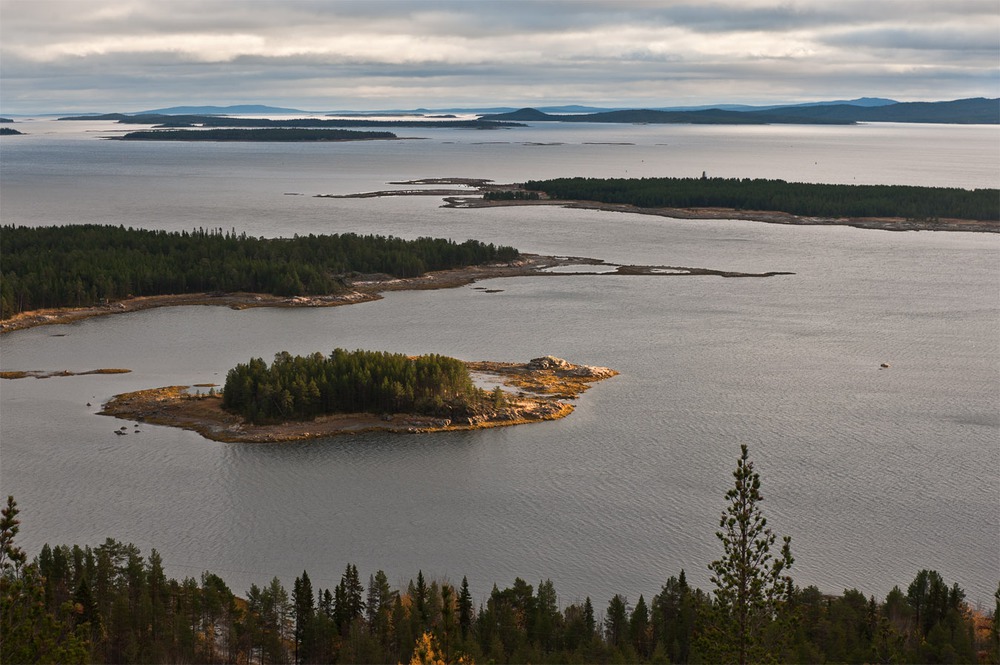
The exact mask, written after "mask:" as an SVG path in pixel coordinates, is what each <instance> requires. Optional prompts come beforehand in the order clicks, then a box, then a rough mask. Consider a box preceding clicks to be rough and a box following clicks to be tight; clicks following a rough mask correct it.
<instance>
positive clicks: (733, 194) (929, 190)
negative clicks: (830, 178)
mask: <svg viewBox="0 0 1000 665" xmlns="http://www.w3.org/2000/svg"><path fill="white" fill-rule="evenodd" d="M524 188H525V189H526V190H529V191H538V192H544V193H546V194H547V195H548V196H549V197H551V198H555V199H566V200H574V201H598V202H601V203H623V204H628V205H634V206H638V207H640V208H698V207H717V208H733V209H736V210H773V211H780V212H786V213H791V214H793V215H806V216H817V217H904V218H907V219H915V220H924V219H940V218H955V219H973V220H997V219H998V218H1000V208H998V206H997V201H998V200H1000V190H997V189H974V190H966V189H959V188H956V187H912V186H904V185H825V184H813V183H801V182H785V181H784V180H764V179H750V178H743V179H740V178H706V177H704V176H703V177H701V178H556V179H553V180H529V181H528V182H526V183H524Z"/></svg>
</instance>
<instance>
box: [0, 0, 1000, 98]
mask: <svg viewBox="0 0 1000 665" xmlns="http://www.w3.org/2000/svg"><path fill="white" fill-rule="evenodd" d="M998 62H1000V14H998V12H997V11H996V3H995V0H952V1H951V2H948V3H941V2H936V1H935V2H925V1H923V0H909V1H899V2H896V1H893V0H889V1H881V2H879V1H872V0H866V1H857V0H839V1H838V2H835V3H832V2H829V1H828V0H826V1H823V2H819V1H813V0H799V1H790V2H773V1H770V0H769V1H762V0H740V1H739V2H728V1H726V0H706V1H699V2H695V1H694V0H691V1H690V2H688V3H683V2H665V1H663V0H660V1H657V2H644V1H629V0H609V1H605V2H602V1H596V0H592V1H575V0H574V1H569V0H564V1H543V0H531V1H528V0H520V1H510V0H508V1H507V2H488V3H487V2H468V1H467V0H464V1H462V2H457V1H455V2H453V1H450V0H440V1H433V0H408V1H406V2H394V1H388V0H368V1H366V2H353V1H347V0H345V1H320V0H252V1H236V0H198V1H189V0H170V1H168V2H165V1H163V0H157V1H153V0H91V1H89V2H79V1H78V0H28V1H25V0H0V109H2V110H3V111H5V112H8V113H19V112H29V113H30V112H44V111H48V110H52V111H58V112H61V111H85V110H97V111H106V110H139V109H142V108H150V107H156V106H169V105H175V104H234V103H250V102H260V103H269V104H274V105H281V106H293V107H298V108H306V109H312V110H332V109H359V110H360V109H376V108H414V107H419V106H424V107H439V108H440V107H445V106H465V105H528V104H541V103H547V104H549V103H551V104H558V103H585V104H594V105H616V106H617V105H629V106H670V105H682V104H702V103H713V102H743V103H774V102H786V101H810V100H819V99H833V98H848V97H859V96H883V97H892V98H895V99H900V100H939V99H954V98H959V97H972V96H989V97H995V96H1000V75H998V67H997V65H998Z"/></svg>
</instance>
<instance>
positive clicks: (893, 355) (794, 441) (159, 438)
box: [0, 120, 1000, 607]
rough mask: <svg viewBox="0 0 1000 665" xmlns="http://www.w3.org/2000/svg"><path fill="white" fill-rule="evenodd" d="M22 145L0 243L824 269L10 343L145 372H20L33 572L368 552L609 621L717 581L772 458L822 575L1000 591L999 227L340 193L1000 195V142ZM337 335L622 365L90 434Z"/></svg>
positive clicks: (142, 326)
mask: <svg viewBox="0 0 1000 665" xmlns="http://www.w3.org/2000/svg"><path fill="white" fill-rule="evenodd" d="M21 129H22V131H26V132H30V135H29V136H24V137H13V138H11V137H4V139H3V140H2V143H0V199H2V202H0V215H2V221H3V223H4V224H64V223H83V222H99V223H110V224H123V225H132V226H139V227H145V228H163V229H174V230H181V229H190V228H192V227H197V226H204V227H223V228H226V229H229V228H235V229H236V230H237V231H246V232H247V233H250V234H254V235H268V236H279V235H291V234H293V233H299V234H304V233H335V232H344V231H358V232H363V233H382V234H392V235H398V236H402V237H417V236H422V235H430V236H444V237H451V238H454V239H456V240H464V239H466V238H477V239H481V240H485V241H489V242H498V243H505V244H512V245H515V246H517V247H519V248H520V249H522V250H524V251H529V252H540V253H551V254H567V255H579V256H591V257H598V258H603V259H606V260H609V261H617V262H624V263H638V264H657V265H658V264H666V265H684V266H695V267H706V268H717V269H725V270H746V271H755V272H757V271H768V270H779V271H792V272H794V273H795V275H791V276H782V277H774V278H769V279H722V278H718V277H619V276H602V275H592V276H582V277H565V278H516V279H507V280H493V281H491V282H487V283H483V284H479V285H477V286H488V287H489V288H491V289H501V291H500V292H499V293H489V294H487V293H484V292H483V291H478V290H475V289H473V288H470V287H465V288H460V289H453V290H447V291H437V292H410V293H395V294H390V295H389V296H388V297H387V298H386V299H385V300H383V301H380V302H375V303H368V304H364V305H357V306H351V307H342V308H336V309H320V310H296V311H283V310H280V311H279V310H264V309H261V310H247V311H242V312H237V311H232V310H228V309H222V308H209V307H186V308H174V309H162V310H154V311H148V312H143V313H137V314H129V315H123V316H118V317H111V318H103V319H91V320H87V321H83V322H80V323H77V324H73V325H67V326H48V327H43V328H37V329H33V330H29V331H23V332H18V333H14V334H10V335H5V336H3V337H2V338H0V367H2V368H3V369H5V370H9V369H46V370H60V369H69V370H87V369H93V368H97V367H127V368H130V369H132V370H133V372H132V373H131V374H125V375H114V376H81V377H72V378H59V379H47V380H35V379H26V380H20V381H4V382H3V383H2V384H0V491H2V492H3V493H9V494H13V495H14V496H15V498H16V499H17V500H18V503H19V505H20V506H21V508H22V511H23V512H22V518H23V521H24V525H23V532H22V535H23V543H24V545H25V546H26V547H27V548H28V549H29V551H32V552H37V549H38V548H39V547H40V546H41V545H42V543H44V542H50V543H81V544H82V543H89V544H93V545H96V544H99V543H100V542H101V541H103V539H104V538H105V537H113V538H117V539H120V540H123V541H127V542H134V543H136V544H137V545H139V546H140V547H141V548H142V549H143V551H144V552H147V553H148V551H149V549H150V548H153V547H155V548H156V549H158V550H159V551H160V552H161V553H162V554H163V556H164V559H165V561H166V562H167V564H168V572H169V573H170V574H172V575H175V576H185V575H193V576H197V575H199V574H200V573H201V572H202V571H204V570H211V571H213V572H216V573H218V574H220V575H221V576H222V577H223V578H224V579H226V581H227V582H228V583H229V584H230V585H231V586H232V587H233V589H234V590H236V591H237V592H244V591H245V590H246V589H247V588H248V587H249V585H250V584H251V583H252V582H256V583H258V584H260V583H264V582H266V581H267V580H268V579H270V577H271V576H273V575H279V576H280V577H281V578H282V579H284V580H285V581H286V583H290V582H291V579H292V578H293V577H294V576H295V575H297V574H300V573H301V572H302V570H304V569H305V570H308V571H309V574H310V577H312V579H313V580H314V584H317V585H319V586H328V585H329V586H332V585H334V584H336V583H337V581H338V580H339V576H340V574H341V572H342V571H343V569H344V566H345V565H346V563H348V562H353V563H356V564H357V565H358V567H359V569H360V571H361V572H362V575H367V574H368V573H371V572H374V571H375V570H377V569H379V568H381V569H384V570H385V571H386V572H387V573H388V574H389V577H390V580H392V581H393V582H396V583H403V582H404V581H405V580H407V579H409V578H410V577H413V576H415V575H416V573H417V571H418V570H423V572H424V574H425V575H428V576H430V577H436V578H444V579H449V580H451V581H453V582H454V581H460V580H461V578H462V576H463V575H467V576H468V578H469V582H470V584H471V585H472V588H473V591H474V592H475V593H476V594H477V596H478V597H480V598H481V597H482V596H483V595H485V594H486V593H488V591H489V589H490V587H491V586H492V584H493V583H494V582H496V583H497V584H498V585H500V586H504V585H509V584H510V583H511V582H512V581H513V579H514V577H515V576H520V577H523V578H525V579H527V580H528V581H529V582H531V583H536V582H537V581H538V580H540V579H545V578H551V579H552V580H553V581H554V582H555V585H556V589H557V590H558V591H559V592H560V595H561V598H562V600H563V601H564V602H571V601H574V600H579V599H582V598H583V597H584V596H587V595H589V596H591V597H592V598H593V599H594V601H595V603H596V604H597V605H598V606H599V607H602V606H603V604H604V603H605V602H607V600H608V599H609V598H610V597H611V595H612V594H614V593H625V594H627V595H628V596H629V598H630V599H632V600H633V601H634V600H636V599H638V596H639V594H640V593H642V594H645V596H646V597H647V598H649V597H650V596H651V595H652V594H654V593H656V592H657V591H658V590H659V587H660V585H662V583H663V582H664V581H665V580H666V578H667V577H669V576H671V575H675V574H677V573H678V572H679V571H680V570H681V569H682V568H683V569H685V570H686V571H687V574H688V576H689V578H690V579H691V580H692V582H694V583H696V584H698V585H700V586H702V587H703V588H706V589H707V588H708V572H707V567H706V566H707V564H708V563H709V562H710V561H711V560H713V559H715V558H717V557H718V556H719V554H720V547H719V545H718V543H717V541H716V539H715V536H714V532H715V529H716V525H717V519H718V515H719V513H720V511H721V510H722V508H723V507H724V506H723V494H724V493H725V491H726V490H727V489H728V486H729V484H730V481H731V476H730V473H731V471H732V469H733V467H734V465H735V460H736V458H737V456H738V454H739V445H740V444H741V443H746V444H748V445H749V446H750V450H751V455H752V457H753V459H754V460H755V461H756V463H757V465H758V469H759V470H760V472H761V474H762V480H763V488H764V496H765V501H764V509H765V512H766V514H767V515H768V517H769V521H770V523H771V525H772V526H773V527H774V529H775V530H776V531H777V532H778V533H779V534H781V535H790V536H791V537H792V544H793V551H794V554H795V556H796V559H797V561H796V565H795V567H794V569H793V573H794V577H795V580H796V582H797V583H798V584H800V585H803V586H804V585H807V584H815V585H817V586H819V587H820V588H821V589H822V590H824V591H828V592H840V591H842V590H843V589H844V588H845V587H857V588H859V589H860V590H862V591H863V592H865V593H867V594H875V595H877V596H880V597H881V596H883V595H884V594H885V593H886V592H887V591H888V590H889V589H891V587H892V586H894V585H897V584H898V585H900V586H904V587H905V585H907V584H909V582H910V581H911V580H912V579H913V577H914V576H915V574H916V573H917V571H918V570H920V569H921V568H932V569H936V570H938V571H939V572H940V573H941V574H942V575H943V576H944V578H945V580H946V581H947V582H948V583H952V582H957V583H958V584H959V585H960V586H962V587H963V588H964V589H965V590H966V591H967V592H968V593H969V595H970V598H971V599H972V600H974V601H976V602H983V603H987V602H988V601H989V600H990V598H991V596H992V593H993V591H994V590H995V589H996V584H997V580H998V570H1000V390H998V388H1000V345H998V334H997V333H998V330H1000V297H998V296H1000V239H998V237H997V236H995V235H981V234H965V233H891V232H882V231H869V230H858V229H849V228H809V227H785V226H776V225H766V224H759V223H751V222H738V221H682V220H670V219H662V218H650V217H645V216H640V215H626V214H612V213H599V212H587V211H571V210H562V209H554V208H518V209H511V208H508V209H489V210H449V209H441V208H439V207H438V206H439V203H440V202H439V201H437V200H435V199H414V198H405V199H403V198H398V199H368V200H351V199H342V200H331V199H318V198H313V196H312V195H314V194H320V193H348V192H354V191H363V190H369V189H384V188H386V187H387V186H386V184H385V183H386V182H387V181H390V180H402V179H409V178H420V177H443V176H465V177H484V178H493V179H495V180H498V181H513V180H524V179H527V178H542V177H554V176H562V175H591V176H621V175H629V176H654V175H700V174H701V172H702V171H707V172H708V173H709V175H713V176H715V175H718V176H739V177H758V176H760V177H773V178H784V179H788V180H806V181H817V182H858V183H862V182H864V183H896V184H921V185H947V186H962V187H997V186H998V185H1000V150H998V148H1000V138H998V133H997V130H996V128H994V127H937V126H927V125H925V126H913V125H862V126H857V127H688V126H665V127H656V126H624V127H617V126H599V125H595V126H571V127H559V126H555V127H552V126H543V127H533V128H529V129H516V130H504V131H488V132H487V131H459V130H420V131H417V130H412V131H410V130H406V131H403V132H400V133H401V134H405V135H408V136H414V137H421V138H420V139H419V140H417V139H414V140H410V141H400V142H391V143H373V142H365V143H356V144H329V145H267V144H263V145H261V144H232V145H226V144H169V143H168V144H150V143H118V142H108V141H100V140H98V137H100V136H105V135H109V134H111V132H112V131H114V130H116V129H117V128H116V127H115V126H114V125H111V124H108V123H100V122H93V123H90V122H87V123H57V122H53V121H45V120H39V121H34V122H26V123H24V126H23V127H21ZM539 143H542V144H546V145H534V144H539ZM623 144H627V145H623ZM289 194H300V195H299V196H292V195H289ZM338 346H339V347H345V348H371V349H386V350H391V351H400V352H406V353H426V352H435V353H444V354H448V355H452V356H456V357H459V358H465V359H470V360H476V359H494V360H511V361H518V360H526V359H528V358H531V357H535V356H538V355H543V354H553V355H557V356H561V357H565V358H567V359H569V360H571V361H573V362H580V363H588V364H597V365H608V366H611V367H614V368H615V369H617V370H619V371H620V372H621V375H620V376H618V377H615V378H613V379H611V380H609V381H606V382H603V383H600V384H597V385H596V386H595V387H594V388H593V389H592V390H591V391H590V392H588V393H587V394H586V395H584V396H583V397H582V398H581V399H580V400H579V404H578V407H577V410H576V412H575V413H574V414H572V415H571V416H570V417H568V418H566V419H564V420H561V421H557V422H552V423H545V424H538V425H531V426H524V427H516V428H508V429H500V430H490V431H482V432H471V433H448V434H437V435H424V436H417V437H407V436H390V435H382V434H367V435H359V436H352V437H345V438H335V439H330V440H323V441H313V442H308V443H296V444H284V445H240V444H221V443H215V442H211V441H206V440H204V439H202V438H200V437H199V436H197V435H195V434H192V433H188V432H182V431H178V430H173V429H170V428H163V427H153V426H145V425H144V426H142V427H141V430H142V431H141V433H139V434H130V435H129V436H125V437H118V436H114V435H113V434H112V430H114V429H116V428H117V427H118V426H119V424H121V423H120V421H115V420H112V419H109V418H105V417H101V416H96V415H94V412H95V411H96V410H97V407H98V405H99V404H100V403H101V402H102V401H104V400H106V399H108V398H109V397H110V396H112V395H114V394H116V393H119V392H123V391H127V390H136V389H139V388H144V387H152V386H161V385H170V384H178V383H201V382H213V381H214V382H218V383H221V382H222V381H223V379H224V377H225V372H226V370H227V369H228V368H230V367H231V366H232V365H234V364H235V363H237V362H244V361H246V359H248V358H249V357H251V356H262V357H265V358H269V357H270V356H271V355H273V354H274V353H275V352H277V351H281V350H288V351H291V352H293V353H308V352H312V351H316V350H321V351H329V350H332V349H333V348H334V347H338ZM882 362H888V363H890V364H891V365H892V367H891V368H890V369H887V370H880V369H879V364H880V363H882ZM88 402H90V403H91V404H92V406H90V407H88V406H87V403H88Z"/></svg>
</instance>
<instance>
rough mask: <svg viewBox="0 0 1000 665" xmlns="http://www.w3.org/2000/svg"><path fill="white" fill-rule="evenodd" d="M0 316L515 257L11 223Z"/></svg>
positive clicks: (373, 238) (396, 241)
mask: <svg viewBox="0 0 1000 665" xmlns="http://www.w3.org/2000/svg"><path fill="white" fill-rule="evenodd" d="M0 233H2V235H3V247H2V261H0V319H6V318H9V317H11V316H13V315H15V314H18V313H20V312H26V311H30V310H35V309H42V308H47V307H84V306H88V305H96V304H100V303H102V302H106V301H113V300H118V299H121V298H125V297H129V296H152V295H166V294H181V293H202V292H213V291H228V292H233V291H244V292H249V293H268V294H273V295H278V296H293V295H324V294H332V293H337V292H339V291H343V290H344V284H343V281H342V277H343V276H345V275H349V274H351V273H383V274H387V275H390V276H392V277H415V276H418V275H421V274H423V273H425V272H427V271H432V270H446V269H449V268H458V267H464V266H469V265H479V264H483V263H491V262H496V261H510V260H512V259H515V258H517V256H518V251H517V250H516V249H514V248H512V247H503V246H501V247H497V246H495V245H492V244H484V243H482V242H479V241H476V240H467V241H465V242H463V243H456V242H454V241H452V240H445V239H441V238H418V239H416V240H403V239H401V238H395V237H392V236H378V235H367V236H361V235H356V234H353V233H347V234H342V235H319V236H317V235H312V234H310V235H308V236H295V237H293V238H254V237H251V236H248V235H246V234H245V233H243V234H239V235H237V234H236V232H235V231H230V232H223V231H222V229H208V230H206V229H198V230H195V231H191V232H187V231H183V232H179V233H178V232H168V231H151V230H145V229H133V228H125V227H122V226H100V225H91V224H88V225H70V226H46V227H36V228H28V227H20V226H4V227H2V228H0Z"/></svg>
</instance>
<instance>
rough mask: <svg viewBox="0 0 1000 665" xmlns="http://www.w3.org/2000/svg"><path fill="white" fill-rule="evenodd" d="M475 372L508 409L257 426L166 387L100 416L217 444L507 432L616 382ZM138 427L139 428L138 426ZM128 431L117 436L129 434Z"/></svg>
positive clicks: (506, 368)
mask: <svg viewBox="0 0 1000 665" xmlns="http://www.w3.org/2000/svg"><path fill="white" fill-rule="evenodd" d="M466 365H467V366H468V368H469V370H470V372H472V373H473V374H475V375H479V376H481V377H486V378H489V379H490V380H493V381H495V382H497V383H498V384H499V383H502V384H503V385H504V386H506V387H507V388H508V390H504V394H505V400H504V402H505V405H504V406H501V407H498V408H496V409H494V410H492V411H490V412H488V413H485V414H484V415H482V416H477V417H476V418H467V419H463V420H462V421H457V420H456V421H452V420H449V419H447V418H436V417H433V416H422V415H415V414H407V413H394V414H388V413H386V414H373V413H350V414H334V415H327V416H320V417H318V418H316V419H315V420H310V421H292V422H285V423H280V424H276V425H252V424H248V423H245V422H244V421H243V419H242V418H240V417H239V416H236V415H233V414H231V413H228V412H226V411H223V410H222V398H221V396H220V395H218V394H214V393H212V394H202V393H198V394H191V392H190V391H189V388H188V387H187V386H166V387H163V388H152V389H149V390H140V391H138V392H131V393H123V394H121V395H116V396H115V397H113V398H112V399H111V400H109V401H108V402H107V403H106V404H105V405H104V407H103V409H102V410H101V411H100V414H101V415H107V416H114V417H116V418H120V419H123V420H130V421H134V422H136V423H139V422H143V423H149V424H154V425H166V426H170V427H179V428H181V429H187V430H193V431H195V432H198V433H199V434H201V435H202V436H204V437H206V438H208V439H212V440H214V441H224V442H246V443H266V442H281V441H300V440H304V439H318V438H326V437H331V436H337V435H343V434H357V433H360V432H373V431H383V432H397V433H420V432H444V431H462V430H475V429H487V428H492V427H506V426H510V425H522V424H527V423H534V422H542V421H546V420H556V419H558V418H565V417H566V416H568V415H569V414H570V413H572V412H573V405H572V404H570V403H568V402H567V400H573V399H575V398H576V397H577V396H578V395H580V394H581V393H583V392H584V391H586V390H587V389H588V388H589V387H590V385H591V384H593V383H595V382H597V381H602V380H604V379H607V378H610V377H612V376H615V375H616V374H618V372H616V371H615V370H613V369H610V368H607V367H592V366H589V365H574V364H572V363H569V362H567V361H565V360H562V359H561V358H555V357H553V356H544V357H541V358H535V359H534V360H532V361H530V362H528V363H504V362H489V361H482V362H467V363H466ZM137 427H138V425H137ZM125 429H127V428H123V429H119V430H115V432H114V433H115V434H118V435H119V436H122V435H124V434H126V432H125Z"/></svg>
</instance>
